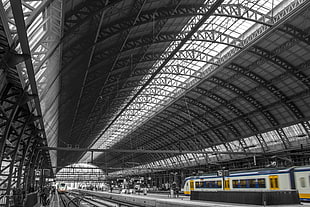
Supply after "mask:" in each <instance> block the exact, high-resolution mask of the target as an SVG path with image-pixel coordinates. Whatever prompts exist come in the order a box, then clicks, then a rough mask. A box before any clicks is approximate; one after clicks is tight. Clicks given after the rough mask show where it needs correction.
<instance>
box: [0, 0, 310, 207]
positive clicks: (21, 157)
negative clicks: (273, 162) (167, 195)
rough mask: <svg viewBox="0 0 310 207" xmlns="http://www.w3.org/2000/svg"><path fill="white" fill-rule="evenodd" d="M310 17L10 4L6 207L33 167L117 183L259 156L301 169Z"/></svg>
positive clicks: (246, 9)
mask: <svg viewBox="0 0 310 207" xmlns="http://www.w3.org/2000/svg"><path fill="white" fill-rule="evenodd" d="M309 7H310V5H309V1H306V0H294V1H286V0H274V1H267V0H259V1H249V0H211V1H203V0H199V1H195V3H192V2H191V1H187V0H170V1H149V0H138V1H134V0H128V1H127V0H126V1H121V0H109V1H99V0H93V1H89V2H88V1H87V2H86V1H82V0H69V1H61V0H42V1H41V0H38V1H26V0H18V1H15V0H14V1H13V0H11V1H8V0H3V1H1V4H0V15H1V26H0V56H1V68H0V81H1V82H0V100H1V102H0V135H1V139H0V147H1V148H0V161H1V168H0V172H1V184H0V188H1V192H2V195H1V196H2V198H3V199H4V200H5V203H6V205H7V206H8V205H10V200H9V199H6V198H5V197H6V196H7V195H9V194H10V191H11V189H12V188H13V187H15V186H23V189H28V188H29V187H31V186H32V185H33V184H34V183H35V175H34V172H35V170H36V169H43V168H52V166H54V167H55V166H56V168H53V170H54V173H55V172H56V171H57V170H59V169H60V168H57V165H58V166H66V165H67V164H72V163H75V162H78V161H80V162H90V160H91V161H92V162H93V163H98V166H100V167H102V168H106V169H108V168H109V169H110V171H115V172H114V174H115V175H120V174H124V173H148V172H149V171H151V170H158V171H159V170H162V169H174V168H181V167H193V166H201V165H209V164H210V163H211V164H214V163H215V164H218V165H220V164H221V163H225V162H229V161H232V162H234V161H236V160H250V159H251V158H252V157H253V156H258V157H259V158H261V157H264V156H265V157H268V156H269V157H271V156H274V155H279V156H280V155H281V156H284V157H286V158H287V159H288V160H293V161H292V162H294V156H295V154H294V153H293V152H294V150H296V149H298V147H300V144H302V146H303V147H304V148H303V150H306V151H307V150H309V148H308V147H309V146H308V144H309V134H310V123H309V118H310V114H309V111H310V110H309V105H310V97H309V94H310V93H309V87H310V78H309V77H310V73H309V72H308V71H309V65H310V64H309V63H310V59H309V57H308V55H307V54H309V50H310V40H309V31H310V28H309V26H308V25H309V18H307V14H308V13H309ZM29 55H31V58H29ZM12 60H14V61H12ZM18 63H21V64H18ZM68 147H73V148H68ZM89 151H90V152H89ZM282 152H283V153H282ZM124 153H125V154H124ZM285 153H286V154H285ZM296 156H299V155H296ZM262 159H263V158H262ZM128 163H138V164H135V165H130V164H128ZM129 167H131V168H130V169H129ZM109 173H110V172H109ZM112 174H113V173H112Z"/></svg>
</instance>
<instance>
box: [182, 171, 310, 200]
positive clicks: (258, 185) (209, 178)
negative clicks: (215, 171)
mask: <svg viewBox="0 0 310 207" xmlns="http://www.w3.org/2000/svg"><path fill="white" fill-rule="evenodd" d="M223 182H224V186H223V185H222V184H223ZM290 189H297V190H298V192H299V197H300V199H301V200H302V201H310V167H309V166H305V167H292V168H288V169H262V170H256V171H247V172H244V171H243V172H231V173H230V174H229V175H228V176H225V177H222V176H218V175H202V176H191V177H187V178H185V183H184V188H183V189H182V190H183V192H184V194H185V195H190V194H191V191H194V190H195V191H214V190H238V191H242V190H244V191H245V190H246V191H249V190H253V191H255V190H256V191H259V190H290Z"/></svg>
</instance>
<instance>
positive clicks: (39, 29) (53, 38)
mask: <svg viewBox="0 0 310 207" xmlns="http://www.w3.org/2000/svg"><path fill="white" fill-rule="evenodd" d="M16 5H17V6H16V7H15V8H12V5H11V1H9V0H3V1H2V6H3V10H4V11H3V13H4V14H3V15H4V18H5V21H7V25H6V27H8V28H7V31H6V33H7V35H9V37H10V38H12V41H11V42H12V43H11V44H12V46H11V47H13V48H14V49H15V50H16V51H17V52H19V53H22V52H23V51H25V47H24V48H23V47H22V46H21V44H20V38H19V36H18V29H17V25H16V19H15V16H14V15H13V14H14V11H13V10H18V9H19V8H21V13H22V14H23V16H24V23H22V22H21V20H19V22H21V24H22V25H23V24H24V25H23V26H22V27H23V28H20V30H25V31H26V35H27V39H28V44H27V45H28V46H27V49H28V50H29V52H30V54H31V57H32V59H31V60H32V61H31V63H30V64H29V65H30V67H31V68H32V70H33V71H34V76H35V77H34V78H35V82H36V86H37V89H36V90H37V91H36V92H37V94H38V97H39V99H40V105H41V110H42V114H43V119H44V127H45V133H46V136H47V137H48V138H49V139H48V140H47V141H48V145H49V146H57V133H56V132H57V127H58V105H57V102H58V101H57V99H58V96H57V93H58V92H59V81H58V78H57V76H58V73H59V61H60V60H59V57H60V48H59V46H60V38H61V34H62V31H61V22H62V1H60V0H56V1H44V0H42V1H41V0H39V1H21V4H19V3H17V4H16ZM16 8H17V9H16ZM29 65H25V64H24V65H20V66H19V67H20V71H21V76H22V77H21V79H22V82H24V86H27V85H31V84H30V79H31V78H29V74H28V72H27V70H29ZM28 90H29V92H31V91H32V92H33V89H31V88H30V87H28ZM51 157H52V160H53V163H54V165H55V163H56V153H53V152H51Z"/></svg>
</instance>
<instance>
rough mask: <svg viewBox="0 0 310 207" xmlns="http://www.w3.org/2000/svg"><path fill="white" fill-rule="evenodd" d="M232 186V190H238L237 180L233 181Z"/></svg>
mask: <svg viewBox="0 0 310 207" xmlns="http://www.w3.org/2000/svg"><path fill="white" fill-rule="evenodd" d="M232 185H233V188H238V187H239V185H238V180H233V181H232Z"/></svg>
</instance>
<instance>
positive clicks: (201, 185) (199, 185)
mask: <svg viewBox="0 0 310 207" xmlns="http://www.w3.org/2000/svg"><path fill="white" fill-rule="evenodd" d="M203 184H204V182H203V181H200V182H199V181H198V182H195V187H196V188H203V187H204V186H203Z"/></svg>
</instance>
